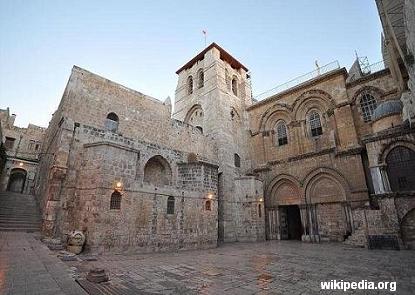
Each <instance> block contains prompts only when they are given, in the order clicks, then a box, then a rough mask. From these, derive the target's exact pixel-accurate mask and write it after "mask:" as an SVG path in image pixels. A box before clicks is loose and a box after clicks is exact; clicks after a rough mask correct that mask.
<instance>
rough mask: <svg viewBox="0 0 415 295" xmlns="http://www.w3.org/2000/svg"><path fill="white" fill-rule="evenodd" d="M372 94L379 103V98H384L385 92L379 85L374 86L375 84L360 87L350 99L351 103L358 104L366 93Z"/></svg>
mask: <svg viewBox="0 0 415 295" xmlns="http://www.w3.org/2000/svg"><path fill="white" fill-rule="evenodd" d="M364 93H367V94H370V95H372V96H373V97H374V98H375V99H376V101H377V102H378V103H379V100H381V99H382V98H383V96H385V92H384V91H383V90H381V89H379V88H377V87H373V86H364V87H362V88H360V89H359V90H357V91H356V92H355V93H354V94H353V96H352V99H351V101H350V103H351V104H357V103H358V102H359V99H360V97H361V96H362V95H363V94H364Z"/></svg>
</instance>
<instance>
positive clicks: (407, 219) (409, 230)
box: [401, 208, 415, 250]
mask: <svg viewBox="0 0 415 295" xmlns="http://www.w3.org/2000/svg"><path fill="white" fill-rule="evenodd" d="M401 235H402V241H403V242H404V244H405V245H406V247H407V248H408V249H411V250H415V208H414V209H412V210H410V211H409V212H408V213H407V214H406V215H405V216H404V217H403V218H402V222H401Z"/></svg>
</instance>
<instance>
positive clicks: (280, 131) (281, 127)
mask: <svg viewBox="0 0 415 295" xmlns="http://www.w3.org/2000/svg"><path fill="white" fill-rule="evenodd" d="M276 133H277V145H279V146H281V145H285V144H287V143H288V137H287V126H286V125H285V122H284V121H279V122H278V123H277V125H276Z"/></svg>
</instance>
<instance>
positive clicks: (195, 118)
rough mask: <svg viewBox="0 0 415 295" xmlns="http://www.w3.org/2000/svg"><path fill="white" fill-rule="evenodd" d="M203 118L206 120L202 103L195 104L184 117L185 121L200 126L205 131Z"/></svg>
mask: <svg viewBox="0 0 415 295" xmlns="http://www.w3.org/2000/svg"><path fill="white" fill-rule="evenodd" d="M203 120H204V113H203V109H202V106H201V105H200V104H195V105H194V106H192V107H191V108H190V110H189V111H188V112H187V114H186V117H185V118H184V122H185V123H187V124H190V125H192V126H195V127H200V129H201V130H202V131H203V127H204V126H203V125H204V124H203Z"/></svg>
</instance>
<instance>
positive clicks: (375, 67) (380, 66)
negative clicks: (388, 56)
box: [362, 60, 386, 76]
mask: <svg viewBox="0 0 415 295" xmlns="http://www.w3.org/2000/svg"><path fill="white" fill-rule="evenodd" d="M384 69H386V66H385V62H384V61H383V60H381V61H378V62H376V63H374V64H371V65H368V66H366V67H364V68H363V67H362V73H363V75H364V76H366V75H370V74H373V73H376V72H379V71H382V70H384Z"/></svg>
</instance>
